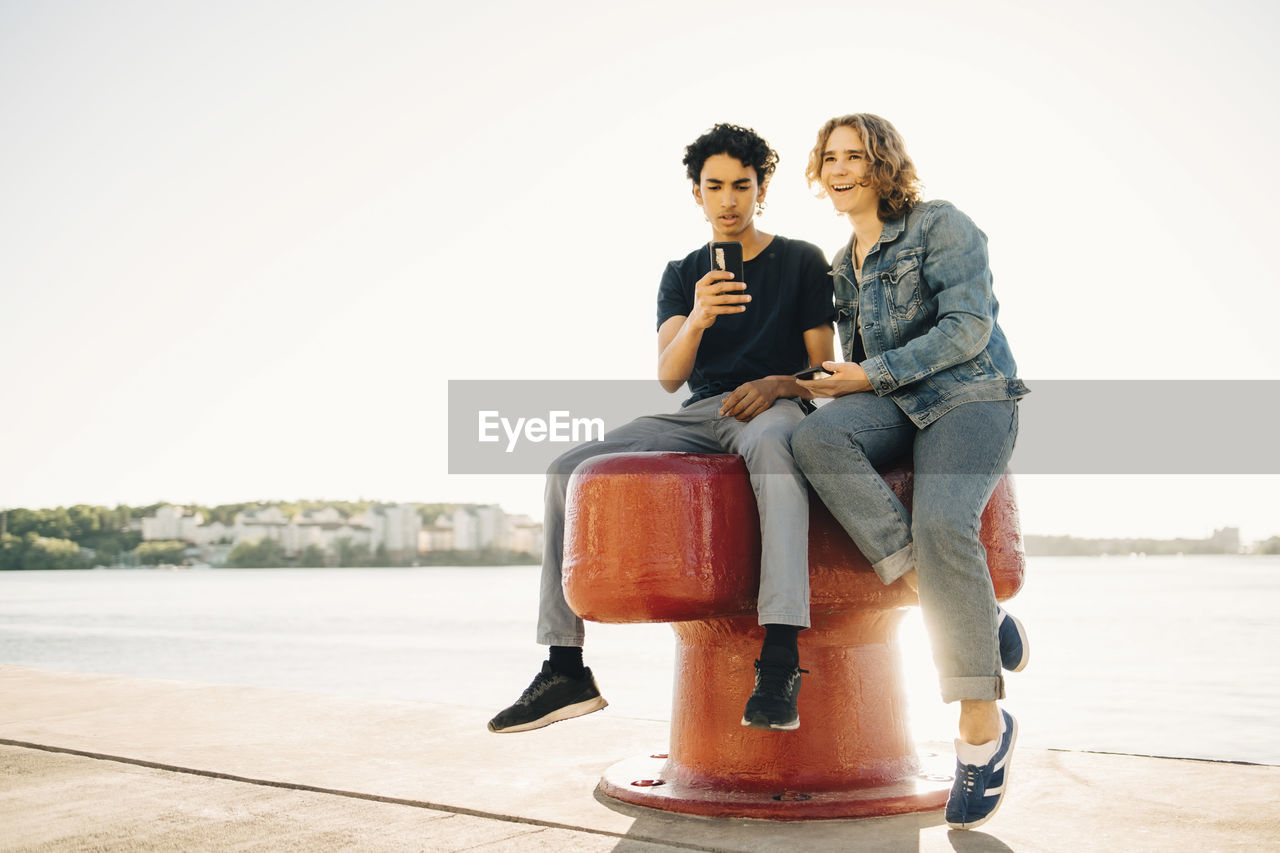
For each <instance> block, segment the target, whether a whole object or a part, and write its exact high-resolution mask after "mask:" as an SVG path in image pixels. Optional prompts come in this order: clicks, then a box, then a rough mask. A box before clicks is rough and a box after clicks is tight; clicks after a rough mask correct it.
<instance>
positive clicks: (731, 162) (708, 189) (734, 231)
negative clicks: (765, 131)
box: [693, 154, 765, 240]
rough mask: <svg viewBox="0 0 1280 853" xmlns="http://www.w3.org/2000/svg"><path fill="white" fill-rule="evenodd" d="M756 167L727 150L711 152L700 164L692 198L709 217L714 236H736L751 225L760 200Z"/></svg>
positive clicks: (762, 197)
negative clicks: (699, 176) (712, 153)
mask: <svg viewBox="0 0 1280 853" xmlns="http://www.w3.org/2000/svg"><path fill="white" fill-rule="evenodd" d="M764 194H765V188H764V187H762V186H760V184H759V181H758V179H757V177H756V170H755V169H754V168H752V167H751V166H747V165H744V164H743V162H742V161H741V160H739V159H738V158H737V157H734V156H732V155H729V154H714V155H712V156H710V157H708V158H707V160H706V162H705V163H703V164H702V176H701V178H700V180H699V181H698V184H697V186H695V187H694V188H693V198H694V200H695V201H696V202H697V203H698V206H699V207H701V208H702V212H703V213H705V214H706V216H707V219H708V220H710V221H711V227H712V229H714V231H715V233H716V239H717V240H740V239H741V236H742V235H743V234H744V233H746V232H747V231H748V230H749V229H751V228H753V227H754V225H753V220H754V217H755V213H756V204H757V203H759V202H761V201H764Z"/></svg>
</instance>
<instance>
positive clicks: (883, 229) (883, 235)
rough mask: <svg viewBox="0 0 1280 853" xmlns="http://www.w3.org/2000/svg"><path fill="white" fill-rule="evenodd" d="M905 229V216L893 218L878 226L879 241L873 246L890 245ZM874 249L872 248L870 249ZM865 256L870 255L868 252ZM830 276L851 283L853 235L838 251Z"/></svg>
mask: <svg viewBox="0 0 1280 853" xmlns="http://www.w3.org/2000/svg"><path fill="white" fill-rule="evenodd" d="M906 227H907V215H906V214H905V213H904V214H902V215H901V216H897V217H894V218H893V219H890V220H888V221H887V222H885V223H883V224H882V225H881V226H880V239H879V240H876V243H875V245H876V246H879V245H881V244H883V243H892V242H893V241H894V240H896V239H898V237H899V236H901V234H902V232H903V230H905V229H906ZM872 248H873V249H874V248H875V247H874V246H873V247H872ZM867 254H870V252H868V253H867ZM829 274H830V275H832V276H835V275H843V276H844V277H845V278H847V279H849V281H853V280H854V278H853V235H852V234H851V235H849V242H848V243H845V244H844V248H843V249H841V250H840V256H839V257H837V258H836V262H835V263H834V264H833V265H832V267H831V272H830V273H829Z"/></svg>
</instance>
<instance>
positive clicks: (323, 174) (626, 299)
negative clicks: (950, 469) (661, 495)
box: [0, 0, 1280, 537]
mask: <svg viewBox="0 0 1280 853" xmlns="http://www.w3.org/2000/svg"><path fill="white" fill-rule="evenodd" d="M1277 36H1280V7H1276V6H1275V5H1274V4H1271V3H1264V2H1261V0H1258V2H1240V0H1225V2H1216V3H1199V2H1196V3H1192V2H1170V3H1165V4H1159V5H1155V4H1150V3H1147V2H1142V3H1137V2H1125V1H1124V0H1121V2H1114V1H1113V0H1112V1H1110V2H1097V0H1084V2H1073V3H1061V2H1057V3H1050V4H1041V3H1028V2H999V1H998V0H985V1H984V2H976V3H952V2H934V0H924V2H920V3H914V4H911V5H910V6H909V7H902V6H894V5H892V4H856V3H849V2H847V0H842V2H832V3H816V2H809V0H798V2H790V3H777V2H770V3H757V2H740V3H734V4H732V5H729V4H719V5H717V4H710V3H697V2H694V3H690V2H687V0H684V1H683V2H665V0H659V1H658V2H651V3H645V4H633V5H629V6H623V7H614V6H612V5H609V4H601V3H588V2H564V3H544V4H529V3H519V2H475V3H468V4H461V3H459V4H447V5H446V6H444V7H443V8H442V4H434V3H432V4H428V3H383V2H361V3H354V2H346V3H336V2H313V0H308V2H228V3H218V4H171V3H164V2H158V0H155V1H153V2H127V1H126V0H121V2H113V3H99V2H72V0H68V2H62V3H57V4H50V3H40V2H24V0H0V116H3V122H4V129H3V131H2V132H0V365H3V367H2V369H3V386H2V387H3V400H4V405H3V410H0V506H55V505H60V504H62V505H66V504H73V503H101V504H115V503H130V504H144V503H151V502H154V501H172V502H178V503H181V502H188V501H190V502H200V503H207V504H210V503H221V502H231V501H242V500H254V499H288V498H302V497H310V498H330V499H349V498H357V497H361V496H363V497H367V498H376V499H382V500H413V501H431V500H466V501H486V502H488V501H496V502H499V503H502V504H503V505H504V507H505V508H507V509H508V511H522V512H529V513H532V514H535V515H538V514H540V512H541V481H540V478H538V477H532V476H528V477H512V478H496V477H457V476H454V477H450V476H449V475H448V474H447V452H446V450H447V448H446V434H445V429H444V426H445V418H444V408H445V392H446V382H447V380H449V379H477V378H486V377H500V378H559V379H574V378H594V379H601V378H608V377H615V376H616V377H622V378H628V379H638V378H646V377H650V376H652V375H653V373H654V367H655V363H656V346H655V334H654V296H655V293H656V288H657V283H658V278H659V275H660V273H661V270H662V266H663V264H664V263H665V262H666V261H667V260H668V259H670V258H673V257H677V256H682V255H684V254H685V253H687V252H688V251H690V250H691V249H692V248H693V247H694V246H696V245H697V244H698V243H699V242H701V241H703V240H705V239H706V238H707V237H708V230H707V227H706V225H705V223H704V222H703V219H702V216H701V213H700V211H699V210H698V209H697V208H696V207H695V206H694V204H693V202H692V201H691V199H690V197H689V191H688V184H687V182H686V181H685V180H684V177H683V169H682V167H681V165H680V158H681V156H682V153H683V147H684V145H685V144H687V143H688V142H689V141H691V140H692V139H693V138H694V137H695V136H697V135H698V134H699V133H701V132H702V131H703V130H705V129H706V128H707V127H709V126H710V125H711V124H713V123H715V122H717V121H733V122H736V123H740V124H746V125H750V126H753V127H755V128H756V129H758V130H759V131H760V132H762V133H763V134H764V135H765V136H767V137H768V138H769V139H770V141H771V142H772V143H773V144H774V146H775V147H776V148H778V150H779V151H780V152H781V154H782V163H781V166H780V168H779V171H778V174H777V176H776V177H775V179H774V182H773V186H772V187H771V190H770V199H769V201H770V203H769V209H768V211H767V213H766V214H765V215H764V217H763V218H762V219H761V220H760V224H761V226H762V227H763V228H765V230H769V231H776V232H778V233H785V234H788V235H791V236H797V237H802V238H805V239H808V240H810V241H812V242H815V243H818V244H819V245H821V246H823V247H824V248H827V249H830V250H834V249H836V248H837V247H838V246H839V245H840V244H841V243H842V242H843V241H844V240H845V239H846V238H847V236H848V226H847V224H846V223H844V222H843V221H842V220H839V219H837V218H835V217H834V216H833V215H832V213H831V211H830V208H829V206H828V204H827V203H826V202H825V201H818V200H815V199H814V198H813V197H812V196H811V194H810V193H809V191H808V189H807V187H806V185H805V182H804V179H803V176H802V170H803V164H804V158H805V154H806V152H807V150H808V148H809V147H810V146H811V145H812V142H813V136H814V133H815V131H816V129H817V127H818V125H819V124H821V122H822V121H824V120H825V119H827V118H828V117H830V116H832V115H836V114H842V113H846V112H855V111H868V112H876V113H879V114H881V115H884V116H886V117H888V118H889V119H891V120H892V121H893V122H894V123H895V124H896V125H897V126H898V128H899V129H900V130H901V131H902V133H903V135H904V136H905V137H906V139H907V142H908V146H909V148H910V150H911V152H912V155H913V157H914V158H915V160H916V162H917V165H918V166H919V168H920V171H921V173H922V176H923V178H924V180H925V183H926V193H927V195H928V196H930V197H934V198H946V199H949V200H951V201H953V202H955V203H956V204H957V205H959V206H960V207H961V208H962V209H963V210H965V211H966V212H967V213H969V214H970V215H971V216H972V217H973V218H974V219H975V220H976V221H977V222H978V223H979V225H980V226H981V227H982V228H983V230H985V231H986V232H987V234H988V235H989V236H990V240H991V242H990V247H991V256H992V266H993V270H994V272H995V278H996V292H997V295H998V296H999V298H1000V301H1001V318H1000V319H1001V325H1002V326H1003V327H1004V329H1005V332H1006V334H1007V335H1008V337H1009V339H1010V342H1011V344H1012V346H1013V348H1014V352H1015V355H1016V356H1017V358H1018V362H1019V367H1020V372H1021V374H1022V375H1023V377H1024V378H1026V379H1027V381H1028V382H1029V383H1030V384H1031V385H1032V387H1033V389H1034V383H1035V381H1036V380H1037V379H1040V380H1044V379H1084V380H1090V379H1114V378H1160V379H1169V378H1184V377H1185V378H1196V379H1217V378H1224V377H1231V378H1248V379H1280V334H1277V332H1276V329H1275V319H1276V316H1277V313H1278V310H1277V309H1280V289H1278V288H1277V287H1276V284H1277V282H1276V279H1277V275H1276V273H1275V267H1274V265H1272V264H1267V263H1266V262H1265V260H1264V259H1266V258H1267V257H1268V255H1269V254H1270V252H1271V247H1272V246H1274V244H1275V240H1276V237H1275V234H1276V232H1277V227H1276V226H1277V224H1278V220H1280V216H1277V214H1276V212H1275V199H1276V198H1277V189H1280V186H1278V185H1280V168H1278V167H1277V165H1276V156H1275V141H1276V140H1277V139H1280V107H1278V106H1277V105H1280V60H1278V59H1277V53H1276V51H1275V49H1274V45H1275V44H1276V42H1277ZM1153 414H1154V415H1155V416H1159V414H1160V413H1153ZM1211 440H1220V437H1211ZM1189 452H1190V450H1189ZM1015 465H1016V457H1015ZM1278 484H1280V480H1277V478H1270V477H1268V478H1263V477H1253V478H1249V477H1245V478H1234V479H1226V478H1200V479H1195V480H1192V479H1190V478H1172V477H1153V478H1108V479H1099V478H1088V479H1085V478H1066V477H1058V478H1047V477H1027V478H1023V481H1022V483H1021V494H1022V504H1023V520H1024V527H1025V529H1026V530H1027V531H1028V532H1033V533H1075V534H1078V535H1121V534H1145V535H1162V536H1173V535H1179V534H1182V535H1191V536H1202V535H1207V534H1208V533H1209V532H1210V531H1211V530H1212V528H1213V527H1215V526H1219V525H1222V524H1229V523H1237V524H1240V525H1242V526H1243V527H1244V529H1245V533H1246V536H1249V535H1252V536H1257V537H1263V536H1267V535H1271V534H1273V533H1280V518H1276V519H1275V521H1274V522H1273V521H1272V518H1273V516H1274V512H1273V507H1274V504H1275V502H1274V499H1273V496H1274V495H1275V494H1276V492H1277V485H1278Z"/></svg>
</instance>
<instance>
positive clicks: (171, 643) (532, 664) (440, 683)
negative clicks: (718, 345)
mask: <svg viewBox="0 0 1280 853" xmlns="http://www.w3.org/2000/svg"><path fill="white" fill-rule="evenodd" d="M538 572H539V570H538V569H537V568H536V567H529V566H519V567H494V568H418V569H249V570H246V569H204V570H200V569H193V570H176V571H175V570H170V571H165V570H107V571H101V570H100V571H77V572H0V664H15V665H20V666H29V667H38V668H45V669H56V670H73V671H82V672H97V673H110V674H119V675H129V676H141V677H148V678H164V679H175V680H181V681H191V682H202V683H218V684H238V685H247V686H260V687H274V688H284V689H291V690H303V691H310V692H319V693H333V694H339V695H343V696H350V697H363V698H373V699H392V700H407V701H413V702H431V703H445V704H452V705H464V706H471V707H477V708H483V709H486V710H490V709H491V710H492V711H494V712H496V711H497V710H499V709H500V708H502V707H503V706H505V705H507V704H509V703H510V702H511V701H512V700H514V699H515V698H516V696H518V695H519V693H520V691H521V690H523V688H524V687H525V686H526V685H527V684H528V682H529V680H530V679H531V678H532V676H533V674H534V673H535V672H536V670H537V668H538V666H539V663H540V661H541V660H542V659H543V649H542V648H541V647H539V646H536V645H535V644H534V641H533V635H534V617H535V610H536V601H537V589H538ZM1006 606H1007V607H1008V608H1009V609H1010V610H1011V611H1012V612H1014V613H1016V614H1017V615H1018V616H1019V617H1020V618H1021V619H1022V620H1023V622H1024V623H1025V625H1026V627H1027V630H1028V633H1029V634H1030V638H1031V645H1032V655H1031V664H1030V666H1029V667H1028V668H1027V669H1026V670H1025V671H1024V672H1021V673H1013V674H1010V675H1009V676H1008V678H1007V685H1008V694H1009V695H1008V699H1007V701H1006V703H1005V707H1007V708H1008V709H1009V710H1010V711H1011V712H1012V713H1013V714H1014V715H1015V716H1017V717H1018V720H1019V724H1020V734H1019V742H1020V743H1021V744H1023V745H1026V746H1034V747H1037V748H1058V749H1071V750H1096V751H1102V752H1117V753H1132V754H1140V755H1159V756H1175V757H1185V758H1204V759H1215V760H1225V761H1245V762H1257V763H1263V764H1275V765H1280V723H1278V722H1277V721H1280V557H1244V556H1241V557H1232V556H1227V557H1207V556H1197V557H1148V558H1137V557H1134V558H1087V557H1037V558H1031V559H1029V561H1028V567H1027V582H1026V586H1025V588H1024V589H1023V591H1022V592H1021V593H1020V594H1019V595H1018V596H1017V598H1015V599H1013V600H1012V601H1011V602H1009V603H1008V604H1007V605H1006ZM902 630H903V634H902V639H903V659H904V666H905V668H906V671H907V678H908V699H909V703H910V708H911V715H912V726H913V729H914V730H915V733H916V736H917V738H918V739H919V740H921V741H926V740H935V741H936V740H947V739H949V738H951V737H953V736H954V733H953V727H954V720H955V711H956V709H955V707H954V706H945V705H943V704H942V703H941V702H940V701H939V700H938V694H937V687H936V679H935V677H934V674H933V670H932V664H931V662H930V660H929V656H928V652H927V646H926V643H925V638H924V635H923V629H922V627H921V623H920V620H919V618H918V614H916V613H915V612H914V611H913V613H912V615H911V616H909V617H908V618H907V619H906V620H905V621H904V623H903V629H902ZM673 648H674V641H673V636H672V633H671V630H670V628H669V627H668V626H665V625H589V626H588V637H587V653H586V659H587V663H588V664H589V665H590V666H591V667H592V668H593V669H594V671H595V672H596V675H597V679H598V680H599V682H600V685H601V690H602V691H603V692H604V694H605V696H606V698H608V699H609V702H610V707H609V709H608V710H607V711H605V713H610V714H616V715H619V716H625V717H638V718H644V719H670V708H671V677H672V670H673V666H672V661H673ZM744 677H749V676H748V675H744ZM3 701H6V702H13V701H21V697H17V696H5V697H3Z"/></svg>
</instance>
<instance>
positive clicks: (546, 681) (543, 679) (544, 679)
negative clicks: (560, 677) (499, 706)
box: [520, 672, 555, 702]
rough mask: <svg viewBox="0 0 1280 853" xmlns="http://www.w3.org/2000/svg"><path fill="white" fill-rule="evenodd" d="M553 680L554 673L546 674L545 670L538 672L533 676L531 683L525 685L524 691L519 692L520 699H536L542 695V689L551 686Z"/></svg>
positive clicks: (523, 700) (525, 700)
mask: <svg viewBox="0 0 1280 853" xmlns="http://www.w3.org/2000/svg"><path fill="white" fill-rule="evenodd" d="M554 680H555V676H554V675H547V674H546V673H545V672H540V673H538V674H537V675H535V676H534V677H533V683H532V684H530V685H529V686H528V687H526V688H525V689H524V692H523V693H521V694H520V701H521V702H531V701H533V700H534V699H537V698H538V697H539V696H541V695H542V693H543V691H545V690H546V689H547V688H548V687H549V686H551V682H552V681H554Z"/></svg>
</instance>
